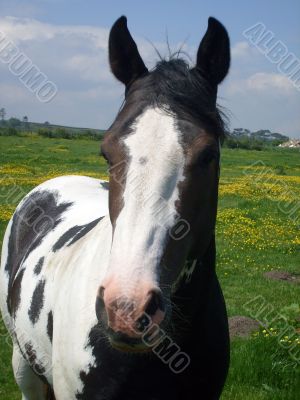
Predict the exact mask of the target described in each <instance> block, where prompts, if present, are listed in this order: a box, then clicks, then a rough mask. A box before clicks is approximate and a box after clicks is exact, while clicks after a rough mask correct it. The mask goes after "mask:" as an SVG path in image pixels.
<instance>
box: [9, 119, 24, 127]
mask: <svg viewBox="0 0 300 400" xmlns="http://www.w3.org/2000/svg"><path fill="white" fill-rule="evenodd" d="M8 124H9V126H11V127H12V128H17V127H18V126H21V124H22V122H21V121H20V120H19V119H18V118H10V119H9V120H8Z"/></svg>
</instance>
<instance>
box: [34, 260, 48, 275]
mask: <svg viewBox="0 0 300 400" xmlns="http://www.w3.org/2000/svg"><path fill="white" fill-rule="evenodd" d="M44 261H45V257H41V258H40V259H39V261H38V262H37V264H36V266H35V267H34V270H33V272H34V274H35V275H39V274H40V273H41V270H42V268H43V265H44Z"/></svg>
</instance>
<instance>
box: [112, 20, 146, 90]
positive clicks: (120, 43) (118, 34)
mask: <svg viewBox="0 0 300 400" xmlns="http://www.w3.org/2000/svg"><path fill="white" fill-rule="evenodd" d="M108 47H109V62H110V68H111V70H112V73H113V74H114V75H115V77H116V78H117V79H118V80H119V81H121V82H122V83H124V85H126V86H128V85H129V84H130V83H131V82H132V81H134V80H135V79H137V78H139V77H140V76H142V75H145V74H146V73H147V72H148V69H147V68H146V66H145V64H144V62H143V60H142V58H141V56H140V54H139V51H138V48H137V45H136V43H135V41H134V40H133V39H132V37H131V35H130V32H129V30H128V28H127V19H126V17H124V16H123V17H121V18H119V19H118V20H117V21H116V22H115V23H114V25H113V27H112V28H111V31H110V34H109V45H108Z"/></svg>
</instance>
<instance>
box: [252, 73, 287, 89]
mask: <svg viewBox="0 0 300 400" xmlns="http://www.w3.org/2000/svg"><path fill="white" fill-rule="evenodd" d="M246 83H247V87H248V88H249V89H251V90H256V91H266V90H270V89H278V90H280V91H284V92H286V93H290V92H291V91H292V90H295V89H294V87H293V85H292V83H291V81H290V80H289V79H288V78H287V77H286V76H283V75H280V74H275V73H265V72H257V73H256V74H254V75H252V76H250V77H249V78H248V79H247V80H246Z"/></svg>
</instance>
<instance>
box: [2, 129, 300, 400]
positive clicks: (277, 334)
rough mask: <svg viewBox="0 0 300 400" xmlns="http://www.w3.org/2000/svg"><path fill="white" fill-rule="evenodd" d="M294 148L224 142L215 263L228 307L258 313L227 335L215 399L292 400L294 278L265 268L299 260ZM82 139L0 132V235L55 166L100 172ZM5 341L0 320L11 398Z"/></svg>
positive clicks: (296, 354) (299, 164) (294, 270)
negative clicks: (224, 375)
mask: <svg viewBox="0 0 300 400" xmlns="http://www.w3.org/2000/svg"><path fill="white" fill-rule="evenodd" d="M299 156H300V154H299V150H296V149H295V150H291V149H279V148H274V149H268V150H263V151H254V150H253V151H249V150H241V149H224V150H223V152H222V168H221V181H220V195H219V211H218V222H217V270H218V276H219V279H220V282H221V285H222V288H223V291H224V296H225V300H226V303H227V308H228V314H229V316H248V317H251V318H254V319H258V320H259V321H260V322H262V325H261V327H260V328H257V329H256V331H255V332H253V333H252V334H251V335H250V336H249V337H246V338H234V339H233V340H232V346H231V366H230V372H229V376H228V380H227V383H226V387H225V390H224V393H223V395H222V400H240V399H243V400H282V399H284V400H296V399H297V398H299V397H298V396H299V393H300V385H299V382H300V379H299V363H300V339H299V333H300V319H299V318H300V309H299V285H298V284H297V283H294V282H289V281H283V280H278V281H276V280H271V279H268V278H267V277H266V276H265V273H266V272H270V271H286V272H289V273H291V274H293V275H294V276H297V274H299V267H300V251H299V250H300V232H299V226H300V216H299V213H300V206H299V199H300V157H299ZM106 171H107V167H106V163H105V161H104V159H103V158H102V157H100V156H99V143H98V142H96V141H91V140H66V139H48V138H42V137H37V136H34V135H33V136H32V137H10V136H7V137H0V239H1V240H2V237H3V234H4V230H5V227H6V225H7V223H8V220H9V218H10V216H11V215H12V212H13V210H14V207H15V206H16V204H17V202H18V201H19V200H20V199H21V198H22V197H23V196H24V195H25V194H26V193H27V192H28V191H29V190H30V189H32V188H33V187H34V186H36V185H38V184H39V183H41V182H43V181H45V180H46V179H49V178H52V177H55V176H58V175H63V174H81V175H88V176H93V177H98V178H105V177H107V173H106ZM20 398H21V396H20V393H19V391H18V389H17V387H16V385H15V383H14V379H13V374H12V370H11V344H10V339H9V338H8V336H7V334H6V332H5V329H4V327H3V324H2V323H1V322H0V399H2V400H14V399H20Z"/></svg>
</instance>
